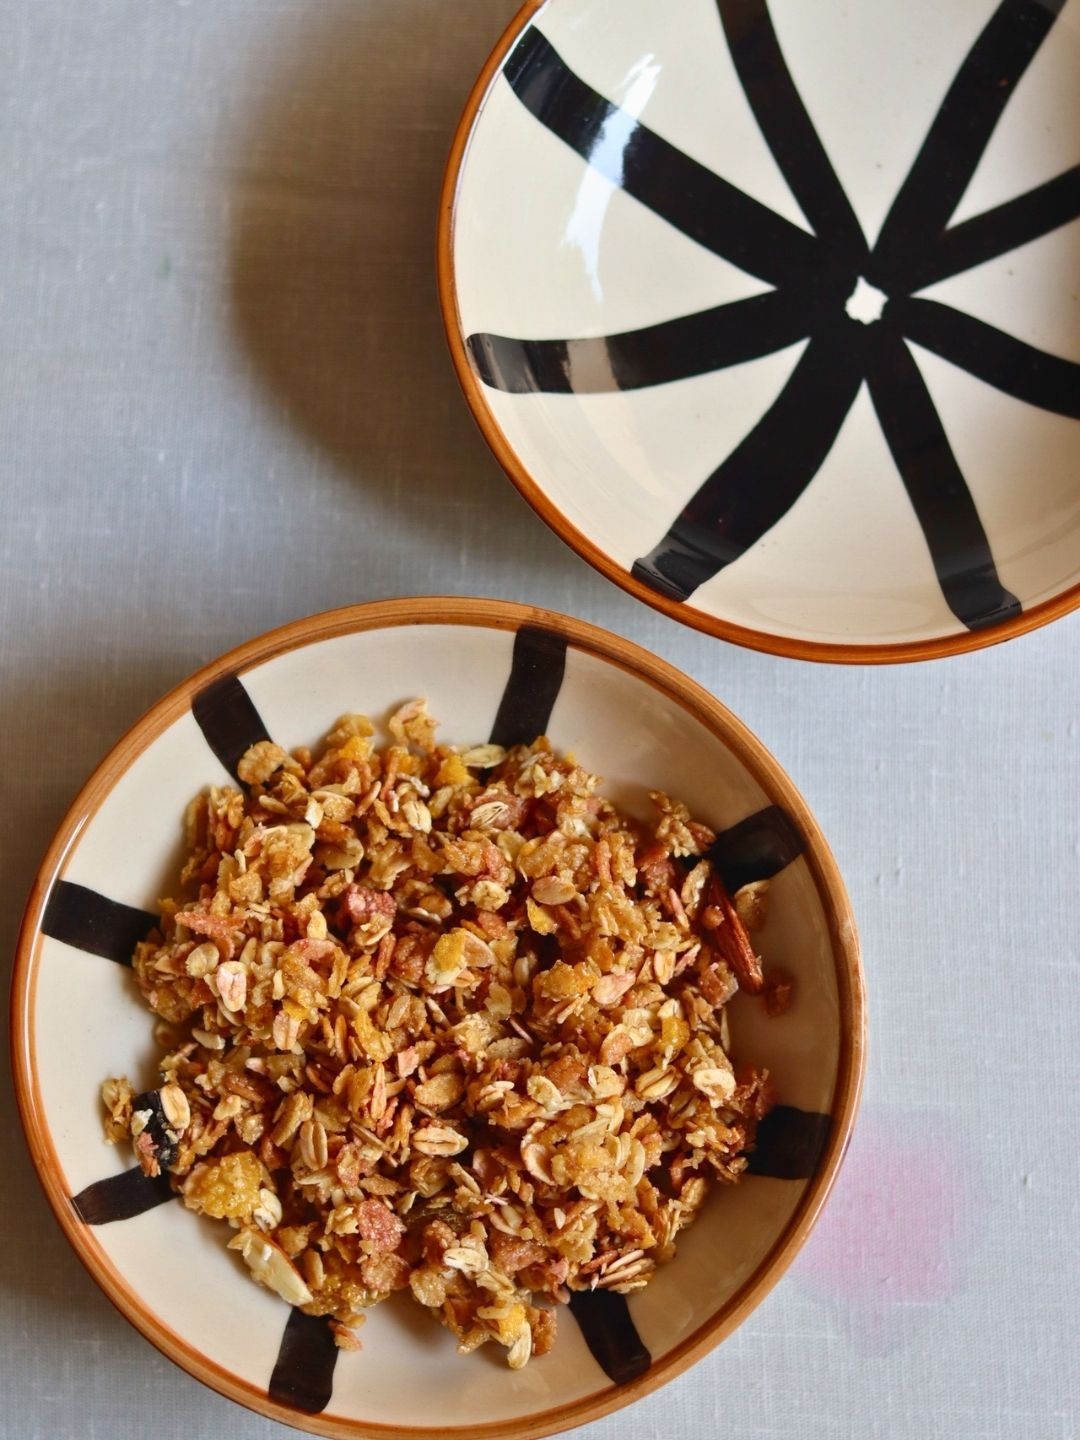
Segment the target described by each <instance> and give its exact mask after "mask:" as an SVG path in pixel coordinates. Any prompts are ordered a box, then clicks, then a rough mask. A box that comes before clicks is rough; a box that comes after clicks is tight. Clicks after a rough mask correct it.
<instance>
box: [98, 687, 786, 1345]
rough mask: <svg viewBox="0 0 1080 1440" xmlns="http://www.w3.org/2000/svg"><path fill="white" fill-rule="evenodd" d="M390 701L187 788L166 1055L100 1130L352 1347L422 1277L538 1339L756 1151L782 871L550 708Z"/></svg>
mask: <svg viewBox="0 0 1080 1440" xmlns="http://www.w3.org/2000/svg"><path fill="white" fill-rule="evenodd" d="M389 729H390V734H391V737H392V738H391V742H390V743H388V744H386V745H383V746H381V747H380V746H378V745H377V744H376V741H375V732H374V727H373V726H372V725H371V723H370V722H369V721H368V720H367V719H366V718H365V717H363V716H360V715H347V716H345V717H343V718H342V719H341V720H340V721H339V722H338V724H337V725H336V727H335V728H334V729H333V731H332V732H331V733H330V734H329V736H328V737H327V739H326V741H325V742H324V744H323V746H322V748H321V749H320V750H319V752H318V753H317V754H312V753H311V752H310V751H309V750H307V749H298V750H295V751H293V752H292V753H291V754H289V753H287V752H286V751H285V750H283V749H281V748H280V747H279V746H277V745H275V744H273V743H271V742H270V741H263V742H261V743H260V744H258V745H255V746H254V747H253V748H252V749H251V750H249V751H248V752H247V754H246V755H245V756H244V758H243V760H242V761H241V763H240V766H239V770H238V774H239V778H240V780H241V782H242V784H243V785H244V787H245V790H246V793H245V790H241V789H239V788H233V787H228V786H222V787H217V788H213V789H210V790H209V791H207V792H206V793H204V794H202V795H200V796H198V797H197V798H196V799H195V800H194V801H193V802H192V804H191V806H190V807H189V809H188V813H187V817H186V839H187V851H188V858H187V861H186V864H185V866H184V869H183V872H182V876H181V888H182V898H178V899H169V900H166V901H164V902H163V904H162V907H161V925H160V930H159V931H156V932H154V934H153V935H151V937H150V938H149V939H148V940H146V941H145V942H144V943H142V944H140V945H139V946H138V948H137V950H136V953H135V956H134V973H135V976H136V979H137V981H138V984H139V987H140V989H141V991H142V993H143V995H144V997H145V998H146V1001H147V1003H148V1004H149V1006H150V1008H151V1009H152V1010H153V1011H154V1012H155V1014H156V1015H157V1016H158V1017H159V1023H158V1027H157V1039H158V1041H159V1043H160V1044H161V1046H162V1048H163V1050H164V1051H165V1054H164V1057H163V1058H162V1060H161V1061H160V1070H161V1077H162V1084H161V1087H160V1089H158V1090H155V1091H151V1092H147V1093H145V1094H142V1095H136V1094H134V1093H133V1088H132V1086H131V1085H130V1084H129V1083H128V1082H127V1081H126V1080H125V1079H123V1078H116V1079H111V1080H108V1081H106V1083H105V1085H104V1086H103V1091H102V1093H103V1099H104V1103H105V1109H106V1112H107V1113H106V1121H105V1130H106V1136H107V1138H108V1139H109V1140H110V1141H113V1142H115V1141H118V1140H121V1139H130V1141H131V1143H132V1144H133V1147H134V1150H135V1154H136V1156H137V1158H138V1161H139V1164H140V1165H141V1166H142V1168H143V1170H144V1171H145V1172H146V1173H147V1174H148V1175H152V1176H153V1175H157V1174H160V1173H161V1172H162V1171H167V1172H168V1173H169V1175H170V1176H171V1182H172V1184H173V1186H174V1187H175V1189H176V1190H177V1191H178V1192H179V1194H180V1196H181V1198H182V1200H183V1202H184V1204H185V1205H186V1206H188V1208H189V1209H191V1210H194V1211H196V1212H198V1213H200V1214H203V1215H207V1216H212V1217H214V1218H217V1219H220V1220H225V1221H227V1222H228V1224H229V1226H230V1227H231V1228H232V1230H233V1231H234V1232H235V1234H234V1235H233V1236H232V1238H231V1239H230V1241H229V1244H230V1248H232V1249H235V1250H236V1251H238V1252H239V1254H240V1256H241V1257H242V1259H243V1260H244V1261H245V1262H246V1264H247V1265H248V1267H249V1268H250V1270H251V1273H252V1275H253V1276H254V1277H255V1279H256V1280H258V1281H260V1282H261V1283H262V1284H264V1285H266V1286H268V1287H269V1288H270V1289H271V1290H273V1291H275V1292H276V1293H277V1294H278V1295H280V1296H281V1297H282V1298H283V1299H285V1300H287V1301H288V1302H289V1303H290V1304H292V1305H297V1306H300V1307H301V1308H302V1309H304V1310H305V1311H307V1312H308V1313H309V1314H313V1315H325V1316H327V1317H329V1318H330V1321H331V1324H332V1328H333V1331H334V1335H335V1338H336V1340H337V1343H338V1344H339V1345H341V1346H342V1347H343V1348H346V1349H356V1348H358V1347H359V1343H360V1342H359V1339H358V1338H357V1335H356V1329H357V1327H358V1326H359V1324H361V1323H362V1320H363V1315H364V1311H365V1310H366V1309H367V1308H368V1307H369V1306H371V1305H373V1304H375V1303H377V1302H378V1301H380V1300H382V1299H384V1298H385V1297H386V1296H388V1295H390V1294H392V1293H393V1292H395V1291H398V1290H402V1291H404V1290H408V1291H410V1292H411V1294H412V1295H413V1296H414V1297H415V1299H416V1300H417V1301H419V1302H420V1304H422V1305H424V1306H426V1307H427V1308H428V1309H429V1310H431V1311H433V1312H434V1313H435V1314H436V1315H438V1316H439V1317H440V1318H441V1319H442V1321H443V1322H444V1323H445V1324H446V1325H448V1326H449V1328H450V1329H451V1330H452V1332H453V1333H454V1335H455V1336H456V1337H457V1340H458V1344H459V1348H460V1349H461V1351H462V1352H469V1351H471V1350H473V1349H475V1348H476V1347H477V1346H480V1345H482V1344H484V1343H485V1342H486V1341H489V1340H493V1341H495V1342H496V1343H497V1344H499V1345H502V1346H504V1347H505V1348H506V1350H507V1352H508V1356H507V1358H508V1361H509V1364H510V1365H511V1366H512V1367H514V1368H518V1367H520V1366H522V1365H524V1364H525V1363H526V1361H527V1360H528V1359H529V1357H530V1355H532V1354H538V1355H539V1354H544V1353H545V1352H546V1351H547V1350H549V1349H550V1348H551V1345H552V1342H553V1340H554V1336H555V1327H556V1316H555V1311H554V1309H553V1307H552V1305H551V1303H550V1302H558V1301H564V1302H565V1301H567V1300H568V1299H569V1298H570V1292H571V1291H575V1290H584V1289H595V1288H597V1287H603V1288H606V1289H609V1290H614V1291H618V1292H620V1293H622V1294H626V1293H628V1292H630V1291H633V1290H637V1289H639V1288H640V1287H642V1286H643V1285H645V1284H646V1283H647V1281H648V1280H649V1277H650V1276H651V1275H652V1273H653V1272H654V1270H655V1268H656V1266H657V1265H659V1264H663V1263H665V1262H667V1261H669V1260H671V1258H672V1257H673V1255H674V1253H675V1245H676V1237H677V1236H678V1234H679V1232H680V1231H681V1230H682V1229H684V1228H685V1227H686V1226H687V1225H688V1224H690V1222H691V1221H692V1220H693V1219H694V1217H695V1215H696V1214H697V1213H698V1211H699V1210H700V1208H701V1205H702V1203H703V1201H704V1199H705V1196H706V1193H707V1191H708V1189H709V1185H710V1182H711V1181H716V1180H719V1181H721V1182H727V1183H730V1182H733V1181H735V1180H737V1179H738V1177H739V1175H740V1174H741V1172H742V1171H743V1170H744V1169H745V1167H746V1163H747V1161H746V1156H747V1152H748V1151H749V1150H750V1149H751V1148H752V1146H753V1141H754V1134H755V1128H756V1125H757V1123H758V1121H759V1120H760V1119H761V1117H762V1116H763V1115H764V1114H765V1113H766V1111H767V1109H768V1108H769V1105H770V1104H771V1093H770V1086H769V1082H768V1077H767V1074H766V1073H765V1072H764V1071H754V1070H750V1071H746V1072H736V1071H735V1070H734V1068H733V1066H732V1063H731V1061H730V1059H729V1058H728V1049H729V1044H728V1029H727V1015H726V1009H725V1007H726V1005H727V1003H728V1001H729V1000H730V999H731V998H732V997H733V996H734V995H735V994H736V992H737V991H738V990H739V988H740V987H742V988H743V989H745V990H748V991H750V992H753V993H758V992H762V991H763V990H765V993H766V996H767V999H768V1001H769V1004H770V1007H772V1006H774V1005H776V1004H778V1003H780V1002H781V1001H782V1000H783V1002H784V1003H786V995H787V992H786V990H785V989H784V987H785V986H787V987H788V989H789V988H790V985H789V982H788V980H787V977H778V983H776V984H774V985H773V986H771V988H768V989H766V987H765V981H764V977H763V974H762V969H761V964H760V961H759V960H758V958H757V957H756V955H755V954H754V948H753V945H752V944H751V942H750V939H749V937H748V934H747V924H749V925H751V926H754V925H756V924H757V923H760V920H761V917H762V914H763V907H764V904H765V895H764V888H763V886H761V885H760V884H758V885H754V886H748V887H746V890H745V891H740V892H739V893H737V894H736V895H734V896H728V895H727V893H726V892H725V890H724V887H723V884H722V882H721V879H720V877H719V875H718V874H717V873H716V872H715V870H714V869H713V867H712V865H711V864H710V862H709V860H708V858H707V851H708V848H709V846H710V845H711V843H712V841H713V839H714V836H713V833H712V831H710V830H709V829H708V828H707V827H706V826H704V825H700V824H698V823H696V822H695V821H694V820H693V819H692V818H691V816H690V814H689V812H688V811H687V809H686V808H685V806H683V805H681V804H679V803H677V802H675V801H673V800H671V799H669V798H668V797H667V796H666V795H663V794H654V795H653V796H652V800H653V804H654V806H655V811H656V819H655V822H654V823H653V824H652V826H650V827H646V826H642V825H639V824H637V823H636V822H634V821H632V820H630V819H628V818H627V817H626V816H624V815H622V814H620V813H619V812H618V811H617V810H616V809H615V808H614V806H613V805H612V804H611V803H610V802H609V801H607V800H606V799H604V798H603V797H602V796H601V795H599V793H598V785H599V781H598V779H597V777H596V776H594V775H591V774H589V773H587V772H586V771H585V770H584V769H583V768H582V767H581V766H579V765H578V764H576V763H575V761H574V760H573V759H572V758H571V757H568V756H567V757H560V756H558V755H556V754H555V753H554V752H553V751H552V748H551V746H550V744H549V743H548V741H547V740H546V739H544V738H540V739H538V740H536V741H535V742H534V743H533V744H531V745H527V746H525V745H522V746H516V747H514V748H513V749H511V750H509V751H507V750H504V749H502V748H501V747H500V746H498V745H490V744H489V745H479V746H476V747H474V748H472V749H469V750H465V751H461V750H458V749H454V748H452V747H450V746H446V745H440V744H438V743H437V742H436V737H435V723H434V721H433V719H432V718H431V717H430V716H429V715H428V713H427V708H426V705H425V704H424V702H423V701H413V702H411V703H410V704H408V705H406V706H404V707H403V708H402V709H400V710H399V711H397V713H396V714H395V715H394V716H393V717H392V718H391V719H390V721H389Z"/></svg>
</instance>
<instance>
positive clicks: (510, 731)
mask: <svg viewBox="0 0 1080 1440" xmlns="http://www.w3.org/2000/svg"><path fill="white" fill-rule="evenodd" d="M565 671H566V637H565V636H564V635H559V634H557V633H556V632H555V631H554V630H545V629H544V628H543V627H542V626H540V625H523V626H522V627H521V629H520V630H519V631H518V632H517V634H516V635H515V636H514V658H513V662H512V664H511V666H510V678H509V679H508V680H507V682H506V689H505V690H504V691H503V695H502V700H501V701H500V703H499V711H498V714H497V715H496V717H495V724H494V725H493V726H492V730H491V743H492V744H493V745H505V746H507V747H509V746H511V745H529V744H531V743H532V741H534V740H535V739H536V737H537V736H538V735H544V734H546V732H547V727H548V722H549V721H550V720H551V712H552V710H553V709H554V708H555V701H556V700H557V699H558V698H559V691H560V690H561V689H562V682H563V675H564V674H565Z"/></svg>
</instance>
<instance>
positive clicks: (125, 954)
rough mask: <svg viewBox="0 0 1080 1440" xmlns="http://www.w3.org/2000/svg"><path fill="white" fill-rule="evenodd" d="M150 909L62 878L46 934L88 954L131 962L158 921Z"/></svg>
mask: <svg viewBox="0 0 1080 1440" xmlns="http://www.w3.org/2000/svg"><path fill="white" fill-rule="evenodd" d="M158 923H159V922H158V916H156V915H152V914H151V913H150V911H149V910H137V909H136V908H135V907H134V906H132V905H123V904H121V902H120V901H119V900H110V899H108V898H107V896H105V895H99V894H98V892H97V891H96V890H90V889H87V887H86V886H85V885H76V884H75V883H74V882H73V881H71V880H58V881H57V882H56V884H55V885H54V886H53V888H52V892H51V894H50V895H49V899H48V902H47V903H46V906H45V913H44V915H43V916H42V919H41V929H42V933H43V934H45V935H48V936H50V937H51V938H52V939H53V940H62V941H63V942H64V944H65V945H73V946H74V947H75V948H76V949H77V950H85V951H86V953H87V954H88V955H100V956H101V957H102V959H104V960H114V961H115V962H116V964H117V965H130V964H131V959H132V955H133V954H134V951H135V946H136V945H137V944H138V943H139V941H140V940H145V939H146V937H147V935H149V933H150V931H151V930H153V929H154V928H155V927H156V926H157V924H158Z"/></svg>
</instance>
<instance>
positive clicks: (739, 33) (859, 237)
mask: <svg viewBox="0 0 1080 1440" xmlns="http://www.w3.org/2000/svg"><path fill="white" fill-rule="evenodd" d="M717 6H718V8H719V11H720V19H721V22H722V24H723V27H724V35H725V37H726V39H727V43H728V49H729V51H730V52H731V58H732V60H733V61H734V64H735V69H736V71H737V73H738V76H739V82H740V84H741V85H742V88H743V91H744V93H745V95H746V98H747V100H748V101H749V104H750V108H751V110H753V112H754V118H755V119H756V120H757V123H758V128H759V129H760V131H761V133H762V135H763V136H764V138H765V142H766V144H767V145H768V147H769V149H770V150H771V151H772V154H773V158H774V159H775V161H776V163H777V165H778V166H779V168H780V173H781V174H782V175H783V177H784V179H785V180H786V181H787V184H788V188H789V189H790V191H791V193H792V194H793V195H794V197H795V199H796V200H797V201H798V202H799V206H800V208H801V209H802V212H803V214H804V215H805V216H806V218H807V220H808V221H809V222H810V228H811V229H812V230H813V231H814V233H815V234H816V235H817V236H818V237H819V238H820V239H822V240H825V241H827V242H828V245H829V253H830V255H831V257H832V260H833V263H834V265H836V266H837V267H838V268H842V269H843V270H844V272H845V273H848V272H849V271H850V269H851V267H852V266H855V267H861V265H862V263H863V261H864V260H865V258H866V255H867V244H866V240H865V238H864V237H863V233H862V227H861V226H860V224H859V222H858V220H857V219H856V217H855V212H854V210H853V209H852V208H851V203H850V201H849V200H848V198H847V195H846V194H845V193H844V189H843V186H842V185H841V184H840V181H839V180H838V179H837V177H836V171H835V170H834V169H833V167H832V163H831V161H830V160H829V157H828V155H827V154H826V153H825V147H824V145H823V144H822V143H821V139H820V138H819V136H818V133H817V131H816V130H815V129H814V126H813V124H812V123H811V121H810V117H809V115H808V114H807V113H806V108H805V106H804V105H803V102H802V98H801V97H800V95H799V92H798V90H797V89H796V86H795V82H794V80H793V79H792V77H791V72H790V70H789V69H788V67H787V64H786V62H785V60H784V54H783V51H782V50H781V48H780V42H779V40H778V39H777V35H776V31H775V29H774V28H773V23H772V17H771V16H770V14H769V7H768V4H767V3H766V0H717Z"/></svg>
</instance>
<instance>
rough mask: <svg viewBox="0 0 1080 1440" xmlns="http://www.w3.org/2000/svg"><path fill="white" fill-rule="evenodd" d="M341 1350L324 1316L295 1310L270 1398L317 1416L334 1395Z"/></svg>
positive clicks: (278, 1357)
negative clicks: (335, 1371) (335, 1372)
mask: <svg viewBox="0 0 1080 1440" xmlns="http://www.w3.org/2000/svg"><path fill="white" fill-rule="evenodd" d="M337 1357H338V1347H337V1345H336V1343H335V1341H334V1332H333V1331H332V1330H331V1329H330V1322H329V1320H328V1319H327V1317H326V1316H325V1315H305V1314H304V1312H303V1311H302V1310H297V1309H295V1308H294V1309H293V1310H292V1311H291V1312H290V1314H289V1318H288V1321H287V1322H286V1325H285V1333H284V1334H283V1335H282V1337H281V1348H280V1349H279V1350H278V1356H277V1362H276V1363H275V1365H274V1373H273V1374H272V1375H271V1377H270V1384H269V1386H268V1387H267V1394H268V1395H269V1396H270V1399H271V1400H276V1401H277V1403H278V1404H279V1405H288V1406H289V1407H290V1408H291V1409H293V1410H302V1411H303V1412H304V1414H305V1415H318V1414H319V1413H320V1412H321V1411H323V1410H325V1409H326V1407H327V1405H329V1403H330V1397H331V1395H332V1394H333V1392H334V1366H335V1365H336V1364H337Z"/></svg>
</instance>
